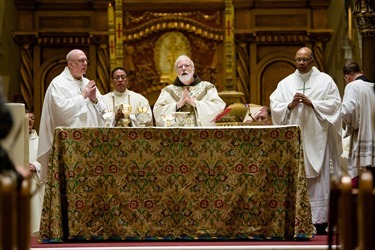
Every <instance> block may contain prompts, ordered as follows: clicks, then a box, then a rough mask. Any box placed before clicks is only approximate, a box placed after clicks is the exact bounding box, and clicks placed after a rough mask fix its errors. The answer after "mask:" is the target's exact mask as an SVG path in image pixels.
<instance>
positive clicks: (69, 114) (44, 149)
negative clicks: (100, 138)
mask: <svg viewBox="0 0 375 250" xmlns="http://www.w3.org/2000/svg"><path fill="white" fill-rule="evenodd" d="M66 61H67V66H66V67H65V69H64V71H63V72H62V73H61V74H60V75H58V76H57V77H55V78H54V79H53V80H52V82H51V83H50V85H49V86H48V88H47V91H46V94H45V96H44V102H43V108H42V115H41V120H40V128H39V146H38V161H39V162H40V163H41V164H42V169H41V173H40V177H41V180H42V181H45V179H46V176H47V168H48V160H49V154H50V149H51V145H52V140H53V133H54V130H55V128H56V127H58V126H67V127H98V126H104V120H103V117H102V114H103V113H104V111H105V108H106V107H105V104H104V102H103V96H102V95H101V94H100V92H99V90H97V88H96V84H95V81H94V80H89V79H87V78H86V77H84V74H85V73H86V70H87V65H88V60H87V57H86V55H85V53H84V52H83V51H82V50H79V49H74V50H72V51H70V52H69V53H68V54H67V55H66Z"/></svg>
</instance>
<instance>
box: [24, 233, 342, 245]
mask: <svg viewBox="0 0 375 250" xmlns="http://www.w3.org/2000/svg"><path fill="white" fill-rule="evenodd" d="M334 243H336V242H334ZM327 244H328V238H327V236H326V235H317V236H315V237H314V238H312V239H311V240H306V241H255V240H254V241H250V240H244V241H141V242H139V241H131V242H129V241H121V242H90V241H89V242H84V243H83V242H64V243H53V244H45V243H43V244H42V243H38V242H37V238H36V237H32V238H31V244H30V247H31V248H72V247H77V248H78V247H81V248H82V247H101V248H105V247H162V246H170V247H172V246H278V245H279V246H283V245H306V246H307V245H309V246H314V245H315V246H319V245H327Z"/></svg>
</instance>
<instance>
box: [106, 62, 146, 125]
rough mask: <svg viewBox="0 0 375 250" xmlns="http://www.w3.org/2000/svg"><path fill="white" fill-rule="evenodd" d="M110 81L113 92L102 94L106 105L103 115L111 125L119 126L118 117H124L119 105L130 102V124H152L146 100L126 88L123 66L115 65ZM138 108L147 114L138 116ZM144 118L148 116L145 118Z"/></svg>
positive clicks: (126, 79) (125, 74) (126, 74)
mask: <svg viewBox="0 0 375 250" xmlns="http://www.w3.org/2000/svg"><path fill="white" fill-rule="evenodd" d="M111 81H112V85H113V87H114V90H113V92H109V93H107V94H106V95H104V96H103V100H104V103H105V105H106V107H107V110H106V114H105V115H104V116H105V117H107V119H108V118H109V119H110V124H111V125H112V126H119V124H120V122H119V119H121V118H124V114H123V113H122V112H121V110H119V107H120V105H124V104H130V106H131V112H130V118H131V124H130V126H133V127H138V126H142V125H145V126H152V110H151V107H150V104H149V102H148V100H147V99H146V98H145V97H144V96H143V95H141V94H138V93H136V92H134V91H131V90H129V89H128V73H127V71H126V69H125V68H123V67H117V68H115V69H113V70H112V72H111ZM139 108H142V109H146V110H143V111H142V112H144V113H143V114H147V116H144V115H142V116H140V114H142V112H140V110H139ZM145 118H148V120H146V119H145Z"/></svg>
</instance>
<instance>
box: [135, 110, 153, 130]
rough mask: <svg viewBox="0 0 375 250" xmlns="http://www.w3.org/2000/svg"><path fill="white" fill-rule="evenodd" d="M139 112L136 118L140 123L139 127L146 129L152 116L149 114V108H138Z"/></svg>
mask: <svg viewBox="0 0 375 250" xmlns="http://www.w3.org/2000/svg"><path fill="white" fill-rule="evenodd" d="M137 111H138V113H137V114H136V115H135V117H136V118H137V120H138V121H139V126H140V127H145V125H146V123H147V122H149V121H150V116H149V114H148V107H145V106H138V107H137Z"/></svg>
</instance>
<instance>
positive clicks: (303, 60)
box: [296, 58, 311, 63]
mask: <svg viewBox="0 0 375 250" xmlns="http://www.w3.org/2000/svg"><path fill="white" fill-rule="evenodd" d="M310 60H311V58H296V62H303V63H305V62H308V61H310Z"/></svg>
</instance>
